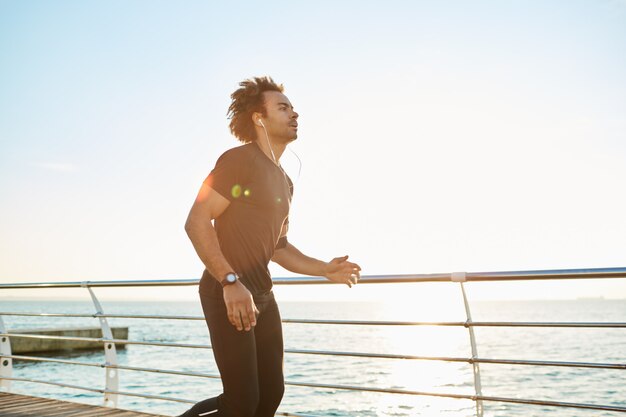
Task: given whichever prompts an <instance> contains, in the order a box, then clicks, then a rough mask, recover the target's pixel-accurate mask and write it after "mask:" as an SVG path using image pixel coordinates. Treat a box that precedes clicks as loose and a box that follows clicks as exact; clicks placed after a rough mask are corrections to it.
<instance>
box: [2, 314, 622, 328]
mask: <svg viewBox="0 0 626 417" xmlns="http://www.w3.org/2000/svg"><path fill="white" fill-rule="evenodd" d="M0 316H37V317H90V318H99V317H109V318H132V319H163V320H170V319H171V320H198V321H204V320H205V318H204V317H202V316H167V315H140V314H132V315H129V314H98V313H95V314H69V313H68V314H65V313H23V312H10V311H7V312H0ZM282 322H283V323H288V324H342V325H358V326H443V327H564V328H616V329H618V328H626V322H506V321H474V322H467V321H392V320H321V319H282Z"/></svg>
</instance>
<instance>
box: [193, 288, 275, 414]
mask: <svg viewBox="0 0 626 417" xmlns="http://www.w3.org/2000/svg"><path fill="white" fill-rule="evenodd" d="M200 302H201V303H202V310H203V311H204V318H205V319H206V322H207V325H208V327H209V334H210V336H211V345H212V346H213V355H214V356H215V362H216V363H217V367H218V368H219V371H220V375H221V377H222V385H223V387H224V392H223V393H222V394H220V395H218V396H217V397H213V398H209V399H206V400H203V401H200V402H199V403H197V404H195V405H194V406H193V407H191V408H190V409H189V410H187V411H186V412H185V413H184V414H182V415H181V416H184V417H272V416H274V413H275V412H276V409H277V408H278V405H279V404H280V401H281V400H282V398H283V392H284V390H285V384H284V379H283V330H282V323H281V319H280V313H279V311H278V305H277V304H276V300H275V299H274V294H273V293H272V292H271V291H270V292H269V293H268V294H264V295H261V296H255V297H254V303H255V304H256V306H257V309H258V310H259V312H260V313H259V315H258V316H257V323H256V326H254V327H252V328H251V329H250V330H249V331H245V330H241V331H239V330H237V328H236V327H235V326H233V325H232V324H230V322H229V321H228V316H227V313H226V304H225V303H224V299H223V298H215V297H211V296H207V295H204V294H200Z"/></svg>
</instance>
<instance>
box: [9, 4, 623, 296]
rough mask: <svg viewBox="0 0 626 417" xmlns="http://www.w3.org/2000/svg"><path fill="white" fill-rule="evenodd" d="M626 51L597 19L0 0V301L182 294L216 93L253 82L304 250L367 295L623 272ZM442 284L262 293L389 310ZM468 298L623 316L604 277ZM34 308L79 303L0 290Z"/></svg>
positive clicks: (619, 32) (615, 10)
mask: <svg viewBox="0 0 626 417" xmlns="http://www.w3.org/2000/svg"><path fill="white" fill-rule="evenodd" d="M625 51H626V2H625V1H616V0H594V1H472V2H467V1H430V2H425V1H385V2H382V1H381V2H373V1H358V2H357V1H340V2H336V1H333V2H330V1H317V2H281V1H268V2H262V3H260V2H245V1H242V2H208V1H204V2H200V1H186V2H183V3H180V2H165V1H133V2H127V1H110V2H95V1H55V2H49V1H7V0H3V1H0V62H1V65H0V282H4V283H18V282H56V281H100V280H127V279H133V280H136V279H198V278H199V277H200V275H201V273H202V270H203V268H204V267H203V265H202V263H201V262H200V260H199V258H198V257H197V255H196V253H195V251H194V249H193V246H192V245H191V243H190V241H189V239H188V237H187V235H186V233H185V231H184V223H185V220H186V217H187V214H188V212H189V209H190V207H191V205H192V203H193V201H194V199H195V196H196V193H197V191H198V189H199V187H200V184H201V183H202V180H203V179H204V178H205V177H206V175H207V174H208V173H209V172H210V170H211V169H212V168H213V166H214V164H215V161H216V159H217V157H218V156H219V155H220V154H221V153H222V152H224V151H225V150H227V149H229V148H231V147H234V146H237V145H238V144H239V143H238V142H237V141H236V139H235V138H234V137H233V136H231V135H230V133H229V130H228V119H227V118H226V110H227V108H228V105H229V103H230V94H231V93H232V92H233V91H234V90H235V89H236V88H237V87H238V83H239V82H240V81H242V80H243V79H245V78H249V77H252V76H261V75H270V76H272V77H273V78H274V79H275V80H276V81H277V82H279V83H283V84H284V86H285V94H286V95H287V96H288V97H289V99H290V101H291V102H292V104H293V105H294V107H295V109H296V111H297V112H298V113H299V114H300V118H299V124H300V126H299V129H298V133H299V136H298V139H297V140H296V141H295V142H294V143H293V144H292V145H291V146H290V148H291V150H292V151H294V152H295V153H296V154H297V155H298V157H299V158H300V160H301V161H302V165H301V167H299V163H298V159H297V158H296V157H295V156H294V155H293V154H292V153H291V152H290V151H287V152H286V153H285V154H284V156H283V158H282V163H283V165H284V166H285V167H286V169H287V171H288V172H289V173H290V176H291V178H292V179H294V182H295V194H294V201H293V204H292V206H291V213H290V230H289V240H290V242H292V243H293V244H294V245H295V246H296V247H298V248H299V249H300V250H302V251H303V252H304V253H306V254H308V255H311V256H314V257H317V258H319V259H323V260H330V259H332V258H333V257H335V256H341V255H350V259H351V260H353V261H355V262H357V263H359V264H360V265H361V267H362V270H363V271H362V273H363V275H379V274H412V273H439V272H453V271H467V272H478V271H510V270H534V269H563V268H600V267H624V266H626V257H625V254H626V241H625V240H624V236H625V235H626V221H624V214H623V213H625V212H626V193H624V191H623V188H624V186H623V184H624V179H626V164H625V163H624V161H625V158H626V121H625V117H624V115H626V75H625V74H626V53H625ZM271 271H272V273H273V275H274V276H276V277H279V276H280V277H289V276H293V274H291V273H289V272H287V271H285V270H283V269H282V268H280V267H279V266H278V265H275V264H272V265H271ZM453 285H455V284H436V285H434V286H420V284H411V285H410V286H409V289H410V290H401V289H400V287H399V286H380V285H374V284H372V285H361V286H358V285H357V286H356V287H354V288H352V289H348V288H347V287H345V288H340V287H339V286H315V287H308V288H302V287H300V288H291V287H289V288H285V287H281V288H277V289H276V291H277V295H280V296H281V297H282V299H285V300H299V299H304V300H308V299H311V300H366V299H367V300H383V301H394V300H396V299H402V300H405V301H406V300H411V298H412V294H415V292H418V291H422V289H425V288H426V287H428V288H430V289H429V291H434V292H435V293H437V292H446V291H456V290H457V289H456V286H454V287H453V288H452V289H450V288H451V287H452V286H453ZM403 288H406V287H403ZM468 289H469V292H470V295H471V296H472V297H475V298H477V299H480V298H484V299H509V298H524V299H528V298H576V297H587V296H603V297H607V298H626V280H624V279H615V280H594V281H564V282H543V283H529V282H517V283H509V284H502V283H497V284H496V283H494V284H488V285H486V284H470V285H468ZM42 291H45V292H42ZM96 293H97V294H100V295H101V296H103V297H105V298H106V297H112V298H120V299H155V300H156V299H165V300H167V299H185V300H195V299H196V298H197V287H194V286H191V287H180V288H171V289H164V288H154V289H143V288H123V289H121V288H114V289H107V290H105V289H98V290H96ZM31 296H32V297H44V298H49V299H54V298H67V297H81V298H85V297H88V294H87V292H86V291H85V290H84V289H75V290H74V289H71V290H67V289H63V290H60V289H59V290H29V291H26V290H0V299H2V298H5V299H6V298H11V297H31Z"/></svg>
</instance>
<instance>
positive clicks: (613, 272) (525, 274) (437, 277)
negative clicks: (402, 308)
mask: <svg viewBox="0 0 626 417" xmlns="http://www.w3.org/2000/svg"><path fill="white" fill-rule="evenodd" d="M452 275H453V274H452V273H437V274H402V275H364V276H362V277H361V278H360V280H359V282H360V283H363V284H381V283H387V284H388V283H399V282H405V283H406V282H450V281H452ZM598 278H626V268H624V267H619V268H587V269H547V270H530V271H497V272H467V273H465V280H466V281H517V280H531V281H532V280H554V279H557V280H561V279H598ZM199 281H200V280H199V279H197V278H195V279H178V280H173V279H169V280H168V279H162V280H120V281H65V282H23V283H10V284H0V289H17V288H52V287H54V288H80V287H140V286H169V285H173V286H178V285H197V284H198V283H199ZM273 282H274V284H277V285H301V284H337V283H335V282H331V281H329V280H327V279H325V278H320V277H296V278H287V277H277V278H274V279H273Z"/></svg>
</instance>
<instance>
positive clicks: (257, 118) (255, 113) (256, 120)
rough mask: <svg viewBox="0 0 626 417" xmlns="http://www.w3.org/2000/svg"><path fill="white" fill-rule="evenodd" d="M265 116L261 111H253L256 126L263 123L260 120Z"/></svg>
mask: <svg viewBox="0 0 626 417" xmlns="http://www.w3.org/2000/svg"><path fill="white" fill-rule="evenodd" d="M262 118H263V115H262V114H261V113H259V112H256V111H255V112H252V123H254V125H255V126H261V124H260V123H259V120H260V119H262Z"/></svg>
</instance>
